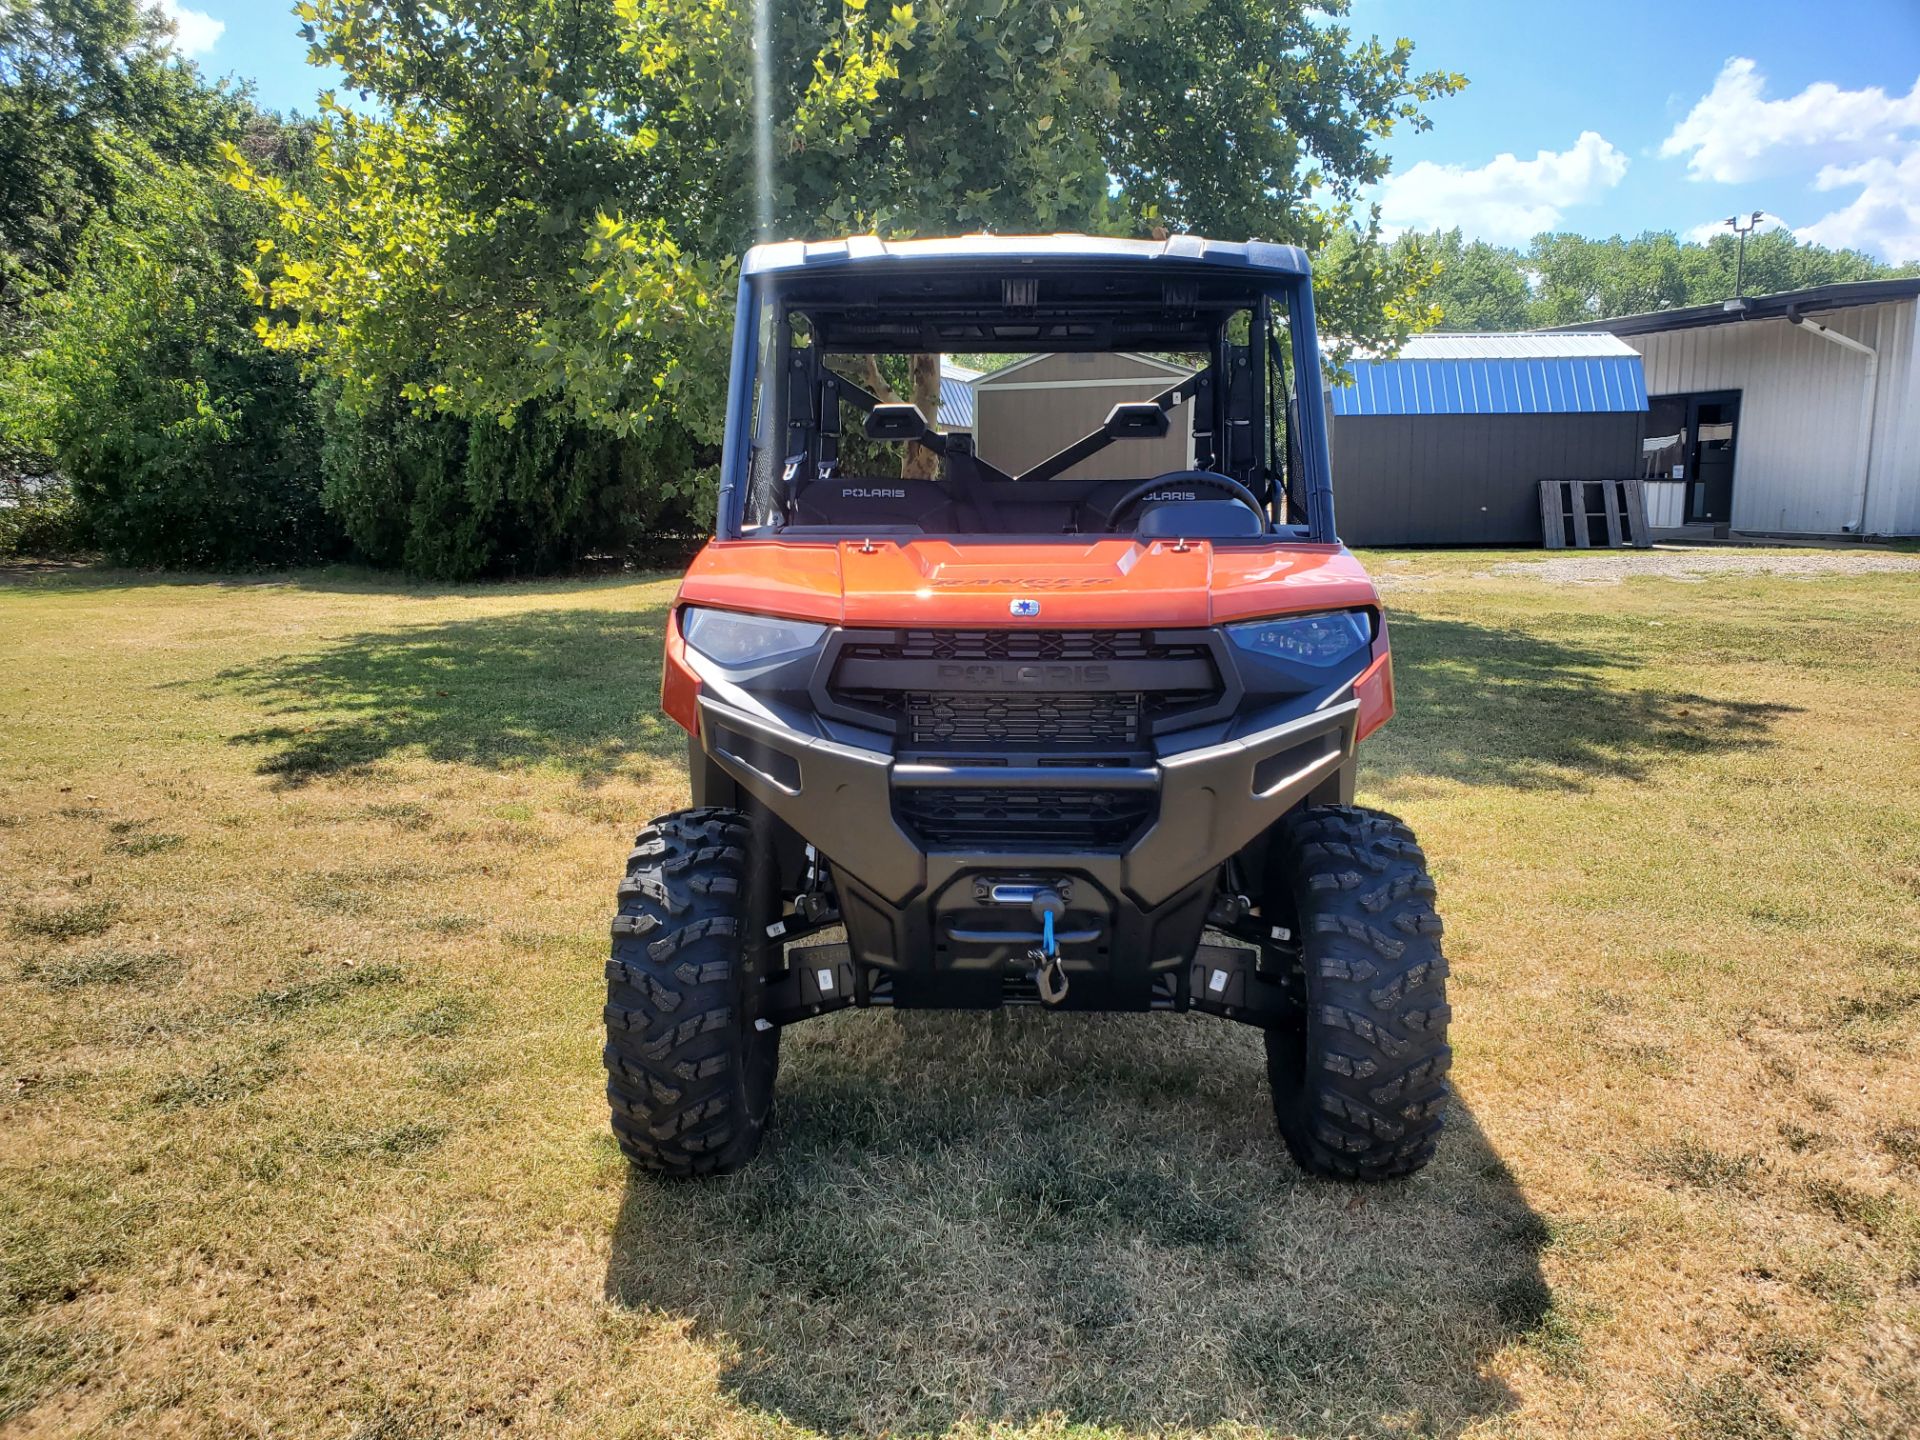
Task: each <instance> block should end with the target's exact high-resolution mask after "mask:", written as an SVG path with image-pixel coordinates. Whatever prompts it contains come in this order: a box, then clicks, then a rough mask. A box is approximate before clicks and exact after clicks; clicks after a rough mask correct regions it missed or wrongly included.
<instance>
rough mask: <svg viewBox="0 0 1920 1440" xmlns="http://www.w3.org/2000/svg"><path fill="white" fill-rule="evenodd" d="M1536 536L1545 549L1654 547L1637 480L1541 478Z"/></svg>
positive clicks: (1640, 548)
mask: <svg viewBox="0 0 1920 1440" xmlns="http://www.w3.org/2000/svg"><path fill="white" fill-rule="evenodd" d="M1540 533H1541V538H1542V539H1543V540H1544V541H1545V543H1546V547H1547V549H1549V550H1564V549H1566V548H1567V546H1569V545H1572V546H1574V547H1575V548H1576V549H1580V550H1587V549H1591V548H1594V547H1596V546H1600V547H1606V548H1608V549H1614V550H1619V549H1622V548H1624V547H1626V546H1632V547H1633V548H1634V549H1636V550H1645V549H1646V548H1647V547H1648V546H1650V545H1651V544H1653V540H1652V537H1651V536H1650V534H1649V532H1648V529H1647V504H1646V496H1645V494H1644V493H1643V492H1642V491H1641V489H1640V482H1639V481H1638V480H1542V481H1541V482H1540Z"/></svg>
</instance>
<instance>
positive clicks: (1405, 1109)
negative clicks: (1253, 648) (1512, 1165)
mask: <svg viewBox="0 0 1920 1440" xmlns="http://www.w3.org/2000/svg"><path fill="white" fill-rule="evenodd" d="M1275 839H1276V842H1277V843H1276V844H1275V845H1274V847H1273V858H1272V865H1271V869H1270V873H1269V876H1268V881H1267V887H1266V894H1265V896H1264V897H1263V898H1264V899H1265V902H1266V903H1265V904H1263V906H1262V910H1263V913H1264V914H1265V915H1266V916H1267V917H1269V924H1270V925H1274V926H1279V927H1281V928H1283V929H1287V930H1289V931H1290V932H1291V935H1292V941H1293V943H1295V944H1297V945H1298V947H1299V969H1300V977H1301V979H1302V980H1303V981H1304V987H1305V1003H1304V1005H1303V1007H1302V1013H1301V1014H1300V1015H1299V1017H1298V1018H1297V1019H1296V1020H1294V1021H1293V1022H1290V1023H1287V1024H1283V1025H1278V1026H1275V1027H1274V1028H1272V1029H1270V1030H1268V1031H1267V1077H1268V1080H1269V1082H1270V1083H1271V1085H1272V1087H1273V1105H1274V1111H1275V1114H1276V1116H1277V1117H1278V1119H1279V1123H1280V1133H1281V1136H1282V1137H1283V1138H1284V1139H1285V1141H1286V1144H1287V1149H1288V1151H1289V1152H1290V1153H1291V1154H1292V1156H1293V1158H1294V1159H1295V1161H1297V1162H1298V1163H1299V1164H1300V1166H1301V1167H1302V1168H1303V1169H1305V1170H1308V1171H1310V1172H1312V1173H1313V1174H1315V1175H1324V1176H1328V1177H1331V1178H1335V1179H1343V1180H1390V1179H1395V1178H1397V1177H1399V1176H1402V1175H1410V1174H1412V1173H1413V1172H1414V1171H1416V1170H1418V1169H1419V1168H1420V1167H1421V1166H1423V1165H1425V1164H1426V1163H1427V1161H1428V1160H1430V1159H1431V1158H1432V1157H1433V1150H1434V1145H1435V1142H1436V1141H1437V1140H1438V1139H1439V1135H1440V1124H1441V1112H1442V1111H1444V1110H1445V1109H1446V1103H1447V1082H1446V1074H1447V1068H1448V1066H1449V1065H1450V1064H1451V1062H1452V1058H1453V1052H1452V1051H1451V1050H1450V1049H1449V1048H1448V1046H1447V1022H1448V1020H1449V1018H1450V1017H1451V1015H1452V1011H1451V1010H1450V1009H1449V1008H1448V1005H1447V997H1446V976H1447V962H1446V957H1445V956H1443V955H1442V954H1441V953H1440V932H1441V925H1440V917H1439V915H1438V914H1436V913H1435V911H1434V907H1433V901H1434V885H1433V880H1432V877H1430V876H1429V875H1428V874H1427V865H1426V856H1425V855H1424V854H1423V853H1422V852H1421V849H1420V846H1419V843H1418V842H1417V841H1416V840H1415V839H1414V837H1413V832H1412V831H1411V830H1409V829H1408V828H1407V827H1406V825H1405V824H1404V823H1402V822H1401V821H1399V820H1397V819H1395V818H1394V817H1393V816H1391V815H1385V814H1382V813H1380V812H1379V811H1377V810H1363V809H1359V808H1357V807H1354V806H1348V805H1326V806H1317V807H1314V808H1312V809H1308V810H1302V811H1298V812H1296V813H1295V814H1293V815H1290V816H1289V817H1288V818H1287V819H1286V820H1285V821H1283V822H1282V824H1281V828H1280V831H1279V833H1278V835H1276V837H1275Z"/></svg>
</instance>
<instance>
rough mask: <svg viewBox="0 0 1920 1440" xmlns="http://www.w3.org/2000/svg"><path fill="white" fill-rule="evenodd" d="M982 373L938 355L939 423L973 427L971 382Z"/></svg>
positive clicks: (963, 427) (963, 428)
mask: <svg viewBox="0 0 1920 1440" xmlns="http://www.w3.org/2000/svg"><path fill="white" fill-rule="evenodd" d="M984 373H985V372H984V371H981V370H969V369H968V368H967V367H966V366H964V365H956V364H954V363H953V362H952V361H951V360H949V359H947V358H946V356H944V355H943V356H941V357H940V423H941V424H942V425H944V426H945V427H946V428H947V429H949V430H971V429H972V428H973V382H974V381H976V380H978V379H979V378H980V377H981V375H983V374H984Z"/></svg>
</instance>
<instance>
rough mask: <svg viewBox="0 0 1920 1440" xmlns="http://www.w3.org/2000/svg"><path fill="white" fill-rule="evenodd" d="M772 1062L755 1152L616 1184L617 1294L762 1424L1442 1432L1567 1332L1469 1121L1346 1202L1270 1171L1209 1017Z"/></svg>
mask: <svg viewBox="0 0 1920 1440" xmlns="http://www.w3.org/2000/svg"><path fill="white" fill-rule="evenodd" d="M788 1038H789V1041H790V1045H789V1054H788V1056H787V1057H786V1059H787V1067H786V1071H785V1073H784V1074H783V1076H782V1079H781V1085H780V1091H779V1097H778V1102H777V1110H776V1116H775V1121H774V1127H773V1129H772V1130H771V1131H770V1133H769V1137H768V1141H767V1145H766V1148H765V1149H764V1150H763V1152H762V1154H761V1156H760V1158H759V1159H758V1160H757V1161H756V1162H755V1163H754V1164H753V1165H752V1166H750V1167H749V1168H748V1169H747V1170H746V1171H744V1172H743V1173H741V1174H739V1175H736V1176H733V1177H729V1178H727V1179H723V1180H716V1181H707V1182H693V1183H675V1182H662V1181H659V1180H656V1179H653V1178H650V1177H647V1176H643V1175H639V1174H632V1175H630V1176H629V1178H628V1181H627V1190H626V1195H625V1199H624V1203H623V1205H622V1208H621V1212H620V1217H619V1220H618V1223H617V1226H616V1230H615V1234H614V1237H613V1251H612V1257H611V1261H610V1265H609V1269H608V1274H607V1282H606V1286H607V1294H608V1296H609V1298H610V1299H611V1300H613V1301H614V1302H615V1303H617V1304H620V1305H623V1306H628V1307H633V1308H636V1309H640V1310H643V1311H647V1312H650V1313H653V1312H664V1313H665V1314H668V1315H673V1316H681V1317H689V1318H691V1319H692V1320H693V1321H694V1324H695V1331H696V1334H699V1335H702V1336H704V1337H705V1338H707V1339H708V1340H709V1341H712V1342H716V1343H717V1344H718V1345H719V1346H720V1348H721V1350H722V1352H723V1356H726V1357H731V1358H727V1359H723V1371H722V1376H721V1379H722V1384H723V1385H724V1387H725V1388H726V1389H727V1390H728V1391H729V1392H730V1394H731V1395H732V1396H733V1398H734V1399H735V1400H737V1401H738V1402H739V1403H740V1404H742V1405H744V1406H747V1407H749V1408H750V1409H753V1410H757V1411H760V1412H763V1413H777V1414H779V1415H782V1416H785V1417H786V1418H787V1419H789V1420H792V1421H795V1422H797V1423H799V1424H802V1425H805V1426H810V1427H814V1428H817V1429H819V1430H822V1431H825V1432H827V1433H830V1434H835V1435H856V1436H878V1435H882V1434H918V1433H924V1432H930V1431H931V1432H937V1431H940V1430H944V1429H946V1428H947V1427H949V1426H951V1425H952V1424H954V1423H955V1422H957V1421H960V1420H963V1419H976V1420H989V1419H999V1420H1006V1421H1012V1422H1034V1421H1038V1420H1040V1419H1041V1418H1043V1417H1045V1416H1048V1415H1050V1414H1052V1413H1055V1412H1059V1413H1062V1414H1064V1415H1065V1416H1066V1417H1067V1418H1068V1419H1069V1420H1070V1421H1074V1422H1081V1423H1085V1424H1089V1425H1101V1424H1104V1425H1114V1426H1125V1427H1130V1428H1136V1429H1140V1430H1146V1431H1154V1432H1158V1431H1160V1430H1162V1429H1165V1428H1171V1427H1182V1426H1189V1425H1193V1426H1206V1425H1210V1424H1215V1423H1221V1422H1231V1421H1239V1422H1246V1423H1254V1424H1264V1425H1270V1426H1274V1427H1276V1428H1279V1429H1282V1430H1284V1431H1286V1432H1288V1433H1292V1432H1294V1431H1296V1430H1298V1431H1301V1432H1303V1433H1309V1434H1328V1435H1348V1434H1355V1433H1360V1434H1365V1433H1374V1432H1376V1431H1378V1432H1386V1431H1391V1432H1392V1433H1394V1434H1400V1433H1403V1432H1413V1433H1420V1434H1445V1435H1452V1434H1456V1433H1458V1432H1459V1431H1460V1430H1461V1429H1463V1428H1465V1427H1466V1426H1467V1425H1469V1424H1471V1423H1473V1422H1474V1421H1476V1420H1478V1419H1482V1418H1484V1417H1487V1416H1489V1415H1494V1414H1498V1413H1501V1412H1503V1411H1504V1410H1506V1409H1507V1408H1509V1407H1510V1405H1511V1397H1510V1395H1509V1393H1508V1392H1507V1390H1506V1388H1505V1387H1504V1386H1502V1385H1500V1384H1499V1383H1498V1382H1496V1381H1492V1380H1489V1379H1487V1378H1485V1376H1484V1374H1483V1371H1484V1368H1485V1362H1486V1361H1487V1359H1488V1358H1489V1356H1490V1355H1491V1354H1492V1353H1493V1352H1494V1351H1495V1350H1496V1349H1498V1348H1500V1347H1501V1346H1503V1345H1505V1344H1508V1343H1510V1342H1513V1341H1515V1340H1518V1339H1521V1338H1523V1337H1529V1336H1534V1337H1543V1338H1542V1343H1543V1346H1544V1344H1545V1340H1544V1337H1548V1336H1553V1335H1558V1334H1560V1333H1561V1331H1562V1330H1563V1329H1564V1328H1565V1327H1563V1326H1557V1325H1556V1324H1555V1323H1554V1319H1553V1313H1552V1303H1551V1302H1552V1297H1551V1295H1550V1293H1549V1291H1548V1289H1547V1287H1546V1284H1545V1282H1544V1281H1543V1280H1542V1278H1541V1273H1540V1267H1539V1251H1540V1248H1541V1246H1542V1245H1543V1244H1544V1242H1545V1235H1546V1231H1545V1226H1544V1224H1543V1223H1542V1222H1541V1220H1540V1219H1539V1218H1538V1217H1537V1216H1536V1215H1534V1213H1533V1212H1532V1211H1531V1210H1530V1209H1529V1208H1528V1206H1527V1205H1526V1203H1525V1201H1524V1200H1523V1199H1522V1197H1521V1195H1520V1194H1519V1192H1518V1190H1517V1189H1516V1187H1515V1185H1514V1183H1513V1180H1512V1178H1511V1176H1510V1175H1509V1174H1508V1172H1507V1170H1506V1168H1505V1167H1504V1165H1502V1163H1501V1162H1500V1160H1499V1159H1498V1157H1497V1156H1496V1155H1495V1154H1494V1153H1493V1151H1492V1149H1491V1147H1490V1146H1489V1145H1488V1143H1487V1140H1486V1138H1485V1137H1484V1136H1483V1135H1482V1134H1481V1132H1480V1130H1479V1128H1478V1126H1477V1125H1476V1124H1475V1123H1474V1121H1473V1118H1472V1116H1471V1115H1470V1114H1468V1113H1467V1112H1466V1110H1465V1107H1464V1106H1460V1105H1458V1104H1456V1106H1455V1109H1454V1111H1453V1113H1452V1114H1451V1115H1450V1117H1449V1128H1448V1131H1447V1133H1446V1136H1445V1138H1444V1140H1443V1141H1442V1145H1441V1150H1440V1154H1439V1156H1438V1158H1437V1159H1436V1161H1435V1162H1434V1164H1433V1166H1432V1167H1430V1168H1429V1169H1428V1170H1427V1171H1426V1172H1425V1173H1424V1174H1422V1175H1421V1176H1419V1177H1416V1178H1415V1179H1413V1180H1410V1181H1407V1182H1403V1183H1399V1184H1394V1185H1388V1186H1378V1187H1360V1186H1350V1185H1338V1184H1332V1183H1328V1182H1324V1181H1315V1180H1311V1179H1309V1178H1307V1177H1306V1176H1304V1175H1303V1174H1302V1173H1301V1172H1300V1171H1299V1170H1298V1169H1297V1168H1296V1167H1295V1166H1294V1165H1293V1164H1292V1162H1291V1161H1290V1160H1288V1158H1287V1157H1286V1154H1285V1152H1284V1150H1283V1149H1282V1147H1281V1146H1280V1144H1279V1141H1278V1139H1277V1137H1276V1136H1275V1134H1274V1129H1273V1119H1272V1111H1271V1107H1270V1103H1269V1100H1268V1096H1267V1092H1266V1083H1265V1069H1264V1064H1263V1062H1262V1057H1261V1052H1260V1049H1259V1045H1258V1040H1257V1037H1255V1036H1254V1035H1253V1033H1252V1032H1251V1031H1243V1030H1240V1029H1238V1028H1237V1027H1232V1026H1228V1025H1226V1024H1225V1023H1224V1022H1219V1021H1211V1020H1206V1019H1202V1018H1198V1017H1190V1018H1182V1019H1174V1018H1170V1017H1151V1018H1149V1017H1083V1016H1032V1015H1024V1014H1010V1015H1005V1016H1001V1017H988V1016H978V1015H928V1016H919V1015H908V1016H899V1017H892V1016H888V1015H885V1014H883V1013H877V1012H876V1013H869V1014H849V1015H843V1016H839V1017H834V1018H833V1019H832V1020H829V1021H825V1022H821V1023H820V1025H819V1026H818V1027H817V1029H816V1028H815V1027H806V1028H804V1029H802V1030H801V1031H798V1032H796V1033H795V1034H793V1035H791V1036H789V1037H788ZM1568 1343H1570V1342H1568ZM1543 1358H1546V1359H1548V1360H1549V1363H1558V1360H1559V1359H1563V1358H1564V1357H1548V1356H1546V1355H1545V1353H1544V1350H1543ZM1048 1433H1052V1432H1051V1431H1049V1432H1048Z"/></svg>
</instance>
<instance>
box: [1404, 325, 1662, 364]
mask: <svg viewBox="0 0 1920 1440" xmlns="http://www.w3.org/2000/svg"><path fill="white" fill-rule="evenodd" d="M1637 353H1638V352H1637V351H1635V350H1634V349H1633V347H1632V346H1630V345H1627V344H1625V343H1624V342H1622V341H1619V340H1616V339H1614V338H1613V336H1611V335H1591V334H1582V335H1552V334H1542V333H1539V332H1533V333H1527V334H1518V335H1486V334H1449V333H1447V332H1445V331H1439V332H1434V333H1431V334H1427V335H1415V336H1414V337H1413V338H1412V339H1410V340H1408V341H1407V343H1406V344H1405V345H1402V346H1401V347H1400V353H1399V354H1398V355H1396V356H1395V357H1394V358H1395V359H1396V360H1547V359H1567V358H1572V357H1576V356H1589V355H1616V356H1617V355H1633V354H1637Z"/></svg>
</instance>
